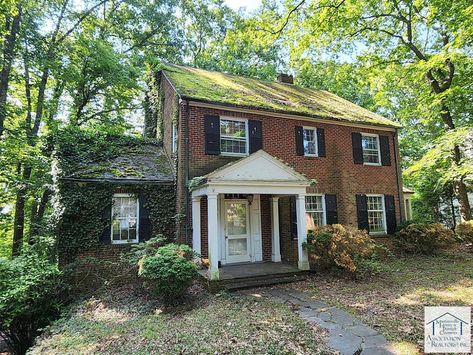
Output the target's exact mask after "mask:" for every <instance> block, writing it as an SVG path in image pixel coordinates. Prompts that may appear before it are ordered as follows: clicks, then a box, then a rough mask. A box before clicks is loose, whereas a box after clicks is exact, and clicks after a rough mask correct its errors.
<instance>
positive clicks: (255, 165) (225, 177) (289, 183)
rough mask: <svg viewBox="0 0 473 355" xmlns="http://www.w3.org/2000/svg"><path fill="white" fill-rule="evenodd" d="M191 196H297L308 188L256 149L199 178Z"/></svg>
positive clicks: (291, 171)
mask: <svg viewBox="0 0 473 355" xmlns="http://www.w3.org/2000/svg"><path fill="white" fill-rule="evenodd" d="M200 179H201V181H202V184H201V185H200V186H197V187H195V188H194V189H193V191H192V195H193V196H200V195H206V194H208V193H268V194H288V195H292V194H300V193H305V188H306V187H307V186H309V185H310V181H309V180H308V179H307V177H306V176H304V175H303V174H301V173H299V172H297V171H296V170H295V169H294V168H292V167H290V166H289V165H287V164H285V163H284V162H282V161H281V160H279V159H277V158H276V157H273V156H272V155H270V154H268V153H266V152H265V151H264V150H259V151H257V152H255V153H253V154H251V155H249V156H247V157H244V158H242V159H240V160H237V161H235V162H232V163H229V164H227V165H224V166H223V167H221V168H218V169H216V170H214V171H212V172H211V173H209V174H207V175H205V176H203V177H200Z"/></svg>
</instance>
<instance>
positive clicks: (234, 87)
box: [161, 64, 401, 128]
mask: <svg viewBox="0 0 473 355" xmlns="http://www.w3.org/2000/svg"><path fill="white" fill-rule="evenodd" d="M161 69H162V71H163V72H164V75H165V76H166V77H167V78H168V79H169V80H170V81H171V83H172V85H173V87H174V88H175V90H176V91H177V93H178V94H179V95H180V96H181V98H183V99H192V100H196V101H202V102H207V103H218V104H223V105H230V106H238V107H243V108H250V109H258V110H265V111H272V112H279V113H286V114H294V115H301V116H307V117H313V118H322V119H328V120H337V121H345V122H350V123H361V124H369V125H378V126H388V127H394V128H398V127H401V125H400V124H399V123H397V122H394V121H391V120H389V119H387V118H385V117H382V116H380V115H378V114H376V113H374V112H371V111H369V110H367V109H364V108H363V107H360V106H358V105H355V104H353V103H351V102H349V101H347V100H345V99H342V98H341V97H339V96H337V95H334V94H332V93H330V92H328V91H324V90H313V89H308V88H303V87H300V86H296V85H288V84H282V83H279V82H275V81H274V82H272V81H265V80H256V79H251V78H245V77H239V76H234V75H228V74H224V73H219V72H215V71H207V70H202V69H196V68H191V67H184V66H178V65H170V64H166V65H162V66H161Z"/></svg>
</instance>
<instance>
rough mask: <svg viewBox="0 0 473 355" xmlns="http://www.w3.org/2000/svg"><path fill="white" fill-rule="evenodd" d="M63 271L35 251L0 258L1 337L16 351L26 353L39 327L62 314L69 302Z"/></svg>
mask: <svg viewBox="0 0 473 355" xmlns="http://www.w3.org/2000/svg"><path fill="white" fill-rule="evenodd" d="M63 291H64V286H63V283H62V281H61V272H60V271H59V269H58V267H57V265H56V264H55V263H51V262H50V261H49V260H48V258H45V257H44V255H41V254H39V253H37V252H36V251H34V250H26V251H25V252H24V254H23V255H21V256H18V257H16V258H14V259H13V260H7V259H2V258H0V336H2V337H3V338H4V339H5V341H6V343H7V344H8V346H9V347H10V349H11V350H12V351H13V352H14V353H16V354H24V353H25V352H26V350H27V349H28V348H29V347H30V346H31V345H32V344H33V341H34V339H35V337H36V336H37V335H38V334H39V331H38V330H39V329H41V328H43V327H45V326H47V325H48V324H49V323H50V322H51V321H52V320H54V319H56V318H57V316H58V315H59V312H60V309H61V307H62V305H63V304H64V302H65V299H64V297H63V294H64V293H63Z"/></svg>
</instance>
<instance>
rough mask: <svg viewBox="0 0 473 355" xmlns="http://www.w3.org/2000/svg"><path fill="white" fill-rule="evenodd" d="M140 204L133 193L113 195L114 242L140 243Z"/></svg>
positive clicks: (112, 236)
mask: <svg viewBox="0 0 473 355" xmlns="http://www.w3.org/2000/svg"><path fill="white" fill-rule="evenodd" d="M138 227H139V204H138V198H137V197H136V196H134V195H131V194H115V195H113V204H112V235H111V238H112V244H123V243H138Z"/></svg>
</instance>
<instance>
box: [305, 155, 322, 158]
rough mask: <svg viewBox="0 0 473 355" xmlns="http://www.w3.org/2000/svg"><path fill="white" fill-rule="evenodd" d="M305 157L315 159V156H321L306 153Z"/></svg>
mask: <svg viewBox="0 0 473 355" xmlns="http://www.w3.org/2000/svg"><path fill="white" fill-rule="evenodd" d="M304 158H308V159H314V158H319V156H318V155H307V154H304Z"/></svg>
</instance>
